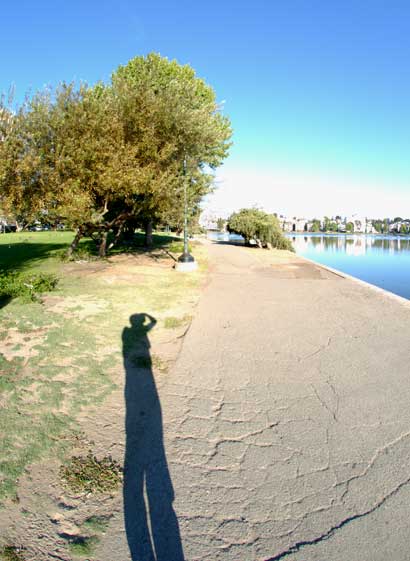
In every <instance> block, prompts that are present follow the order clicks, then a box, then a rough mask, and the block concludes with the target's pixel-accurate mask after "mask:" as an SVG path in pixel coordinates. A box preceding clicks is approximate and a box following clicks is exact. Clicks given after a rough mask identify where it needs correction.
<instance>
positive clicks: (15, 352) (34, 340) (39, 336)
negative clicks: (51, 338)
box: [0, 328, 49, 363]
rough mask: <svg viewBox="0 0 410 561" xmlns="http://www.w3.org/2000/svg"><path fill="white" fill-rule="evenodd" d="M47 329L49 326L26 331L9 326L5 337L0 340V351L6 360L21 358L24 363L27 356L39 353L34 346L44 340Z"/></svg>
mask: <svg viewBox="0 0 410 561" xmlns="http://www.w3.org/2000/svg"><path fill="white" fill-rule="evenodd" d="M48 330H49V328H39V329H34V330H33V331H30V332H29V333H27V332H21V331H19V330H18V329H17V328H11V329H9V330H8V332H7V335H6V338H5V339H3V340H2V341H0V353H1V354H2V355H3V356H4V358H5V359H6V360H8V361H12V360H13V359H15V358H23V359H24V363H27V361H28V359H29V358H31V357H35V356H38V355H39V350H38V348H36V347H38V346H39V345H41V344H42V343H43V342H44V340H45V338H46V335H47V332H48Z"/></svg>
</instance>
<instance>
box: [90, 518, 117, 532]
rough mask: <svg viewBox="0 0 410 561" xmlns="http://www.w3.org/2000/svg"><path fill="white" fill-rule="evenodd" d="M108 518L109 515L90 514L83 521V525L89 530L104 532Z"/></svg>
mask: <svg viewBox="0 0 410 561" xmlns="http://www.w3.org/2000/svg"><path fill="white" fill-rule="evenodd" d="M110 518H111V517H110V516H90V517H89V518H87V519H86V520H85V521H84V523H83V526H84V527H85V528H87V530H89V531H91V532H105V530H106V529H107V526H108V524H109V522H110Z"/></svg>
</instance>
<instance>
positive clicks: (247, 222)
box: [227, 208, 294, 251]
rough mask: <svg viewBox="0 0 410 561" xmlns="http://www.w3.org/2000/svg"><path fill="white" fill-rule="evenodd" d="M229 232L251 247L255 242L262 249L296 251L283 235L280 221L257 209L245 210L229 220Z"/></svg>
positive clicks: (234, 214) (236, 213)
mask: <svg viewBox="0 0 410 561" xmlns="http://www.w3.org/2000/svg"><path fill="white" fill-rule="evenodd" d="M227 229H228V232H230V233H233V234H239V235H240V236H243V238H244V239H245V244H246V245H249V243H250V241H251V240H255V242H256V243H257V245H259V246H261V247H273V248H276V249H287V250H289V251H294V249H293V246H292V243H291V241H290V240H289V239H288V238H285V236H284V235H283V233H282V231H281V229H280V225H279V221H278V219H277V218H276V216H275V215H273V214H268V213H266V212H264V211H263V210H259V209H256V208H243V209H242V210H240V211H239V212H234V213H233V214H231V216H230V217H229V219H228V224H227Z"/></svg>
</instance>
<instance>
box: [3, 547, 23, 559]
mask: <svg viewBox="0 0 410 561" xmlns="http://www.w3.org/2000/svg"><path fill="white" fill-rule="evenodd" d="M22 551H23V550H22V549H21V548H20V547H16V546H14V545H6V546H4V547H3V548H1V549H0V559H1V561H24V557H23V555H22Z"/></svg>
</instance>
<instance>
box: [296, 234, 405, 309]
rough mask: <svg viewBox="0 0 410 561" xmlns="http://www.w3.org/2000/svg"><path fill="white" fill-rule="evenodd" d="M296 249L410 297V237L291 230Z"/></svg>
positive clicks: (316, 259)
mask: <svg viewBox="0 0 410 561" xmlns="http://www.w3.org/2000/svg"><path fill="white" fill-rule="evenodd" d="M289 237H290V238H291V239H292V242H293V245H294V247H295V249H296V253H298V254H299V255H302V256H303V257H307V258H309V259H312V260H313V261H317V262H318V263H323V264H324V265H328V266H329V267H333V268H334V269H338V270H339V271H343V272H345V273H347V274H349V275H352V276H354V277H357V278H359V279H362V280H364V281H366V282H369V283H371V284H375V285H376V286H379V287H381V288H384V289H386V290H390V292H394V293H395V294H398V295H399V296H403V297H404V298H409V299H410V237H400V238H398V237H395V236H364V235H347V236H345V235H341V236H339V235H337V234H336V235H324V234H292V235H291V236H289Z"/></svg>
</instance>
